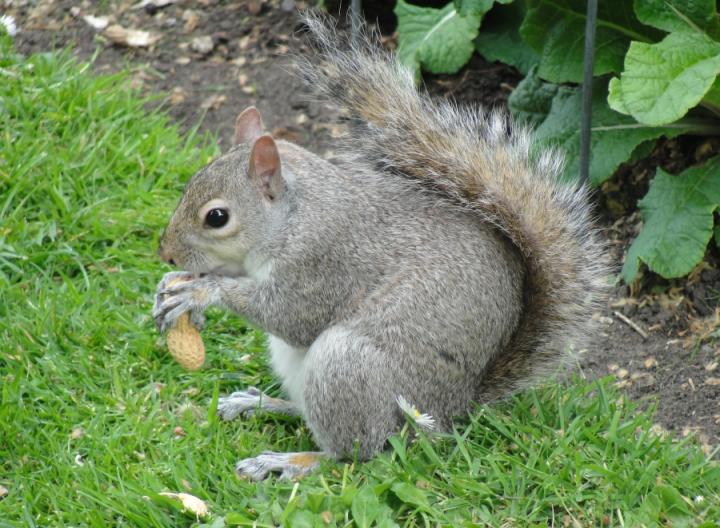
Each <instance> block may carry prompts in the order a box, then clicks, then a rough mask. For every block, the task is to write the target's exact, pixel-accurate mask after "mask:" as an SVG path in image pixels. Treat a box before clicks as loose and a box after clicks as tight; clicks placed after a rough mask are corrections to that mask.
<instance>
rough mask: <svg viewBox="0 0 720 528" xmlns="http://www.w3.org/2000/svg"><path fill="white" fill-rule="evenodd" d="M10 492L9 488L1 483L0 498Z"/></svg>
mask: <svg viewBox="0 0 720 528" xmlns="http://www.w3.org/2000/svg"><path fill="white" fill-rule="evenodd" d="M8 493H10V492H9V491H8V489H7V488H6V487H5V486H2V485H0V499H2V498H4V497H5V496H6V495H7V494H8Z"/></svg>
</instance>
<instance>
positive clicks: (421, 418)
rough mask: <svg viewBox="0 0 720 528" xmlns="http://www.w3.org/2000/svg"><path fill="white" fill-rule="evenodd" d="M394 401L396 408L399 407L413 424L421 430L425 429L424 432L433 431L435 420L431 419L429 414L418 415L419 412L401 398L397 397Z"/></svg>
mask: <svg viewBox="0 0 720 528" xmlns="http://www.w3.org/2000/svg"><path fill="white" fill-rule="evenodd" d="M396 401H397V404H398V406H399V407H400V410H401V411H402V412H403V413H405V415H406V416H407V417H409V418H411V419H412V421H413V422H415V423H416V424H418V425H419V426H420V427H421V428H422V429H425V430H426V431H432V430H433V429H435V418H433V417H432V416H430V415H429V414H422V413H420V411H418V410H417V408H416V407H415V406H414V405H412V404H411V403H410V402H409V401H407V400H406V399H405V398H404V397H403V396H398V397H397V400H396Z"/></svg>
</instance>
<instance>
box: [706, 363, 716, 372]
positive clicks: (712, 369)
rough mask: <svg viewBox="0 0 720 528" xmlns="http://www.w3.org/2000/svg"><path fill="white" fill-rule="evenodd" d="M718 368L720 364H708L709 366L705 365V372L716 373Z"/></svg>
mask: <svg viewBox="0 0 720 528" xmlns="http://www.w3.org/2000/svg"><path fill="white" fill-rule="evenodd" d="M716 368H718V362H717V361H713V362H712V363H708V364H707V365H705V370H707V371H708V372H712V371H714V370H715V369H716Z"/></svg>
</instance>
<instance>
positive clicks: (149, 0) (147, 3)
mask: <svg viewBox="0 0 720 528" xmlns="http://www.w3.org/2000/svg"><path fill="white" fill-rule="evenodd" d="M176 2H177V0H142V2H138V3H137V4H135V5H134V6H132V8H131V9H143V8H145V7H146V8H148V9H150V10H153V9H155V10H157V9H160V8H161V7H167V6H169V5H172V4H174V3H176Z"/></svg>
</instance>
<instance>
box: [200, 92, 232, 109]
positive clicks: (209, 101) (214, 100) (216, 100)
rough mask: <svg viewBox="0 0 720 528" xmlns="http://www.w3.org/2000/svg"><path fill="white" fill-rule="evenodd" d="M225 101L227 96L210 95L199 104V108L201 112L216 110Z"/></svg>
mask: <svg viewBox="0 0 720 528" xmlns="http://www.w3.org/2000/svg"><path fill="white" fill-rule="evenodd" d="M225 101H227V96H225V95H220V94H215V95H211V96H210V97H207V98H206V99H205V100H204V101H203V102H202V103H201V104H200V108H202V109H203V110H217V109H218V108H220V107H221V106H222V105H223V104H224V103H225Z"/></svg>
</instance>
